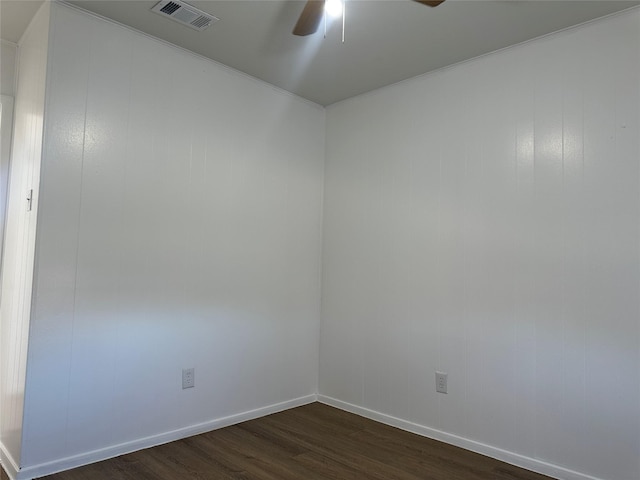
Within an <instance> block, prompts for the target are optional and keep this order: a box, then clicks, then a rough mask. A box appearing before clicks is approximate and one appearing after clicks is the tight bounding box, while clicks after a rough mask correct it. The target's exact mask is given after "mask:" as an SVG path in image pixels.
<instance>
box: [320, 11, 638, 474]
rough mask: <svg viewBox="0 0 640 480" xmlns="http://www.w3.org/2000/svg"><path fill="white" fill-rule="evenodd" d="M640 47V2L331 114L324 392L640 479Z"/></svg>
mask: <svg viewBox="0 0 640 480" xmlns="http://www.w3.org/2000/svg"><path fill="white" fill-rule="evenodd" d="M639 46H640V11H638V10H637V9H636V10H634V11H632V12H631V13H626V14H622V15H619V16H616V17H613V18H609V19H604V20H601V21H597V22H595V23H593V24H590V25H586V26H583V27H579V28H576V29H573V30H570V31H566V32H562V33H559V34H556V35H552V36H549V37H546V38H543V39H539V40H536V41H533V42H531V43H528V44H526V45H522V46H518V47H514V48H510V49H508V50H505V51H502V52H498V53H496V54H493V55H489V56H486V57H483V58H479V59H476V60H474V61H471V62H468V63H465V64H461V65H458V66H454V67H452V68H449V69H446V70H443V71H440V72H437V73H434V74H431V75H426V76H423V77H420V78H416V79H413V80H411V81H408V82H405V83H402V84H399V85H396V86H392V87H389V88H384V89H381V90H379V91H376V92H373V93H371V94H367V95H363V96H360V97H357V98H353V99H351V100H347V101H344V102H342V103H339V104H336V105H333V106H331V107H329V108H328V109H327V158H326V174H325V175H326V176H325V213H324V215H325V217H324V218H325V224H324V247H323V248H324V257H323V301H322V312H323V313H322V317H323V323H322V332H321V361H320V363H321V369H320V394H321V395H322V397H321V398H322V400H323V401H327V402H329V403H333V404H336V405H339V406H341V407H343V408H348V409H351V410H355V411H358V412H360V413H364V414H365V415H369V416H373V417H375V418H379V419H382V420H383V421H387V422H390V423H395V424H398V425H401V426H403V427H405V428H410V429H413V430H416V431H419V432H421V433H424V434H427V435H432V436H436V437H438V438H443V439H445V440H447V441H450V442H453V443H458V444H461V445H465V446H466V447H467V448H472V449H475V450H479V451H483V452H485V453H488V454H490V455H494V456H498V457H501V458H505V459H507V460H509V461H511V462H514V463H519V464H522V465H526V466H528V467H529V468H535V469H538V470H543V471H545V472H548V473H552V474H554V475H557V476H558V477H560V478H591V477H587V476H588V475H591V476H593V477H596V478H602V479H608V480H630V479H634V478H640V465H639V462H638V458H639V457H638V452H639V451H640V439H639V436H640V399H639V391H640V388H639V387H640V385H639V380H640V356H639V353H640V346H639V327H640V312H639V302H638V291H639V286H640V271H639V258H638V250H639V249H638V247H639V244H640V242H639V240H640V239H639V234H638V232H639V226H640V208H639V207H640V205H639V201H638V199H639V195H640V185H639V173H640V168H639V158H640V150H639V145H638V138H639V123H638V117H639V105H640V88H639V87H640V51H639ZM435 370H442V371H445V372H448V374H449V393H448V394H447V395H441V394H436V392H435V380H434V371H435ZM500 449H502V450H500ZM563 468H564V470H563ZM576 472H577V473H576Z"/></svg>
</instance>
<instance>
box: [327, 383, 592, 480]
mask: <svg viewBox="0 0 640 480" xmlns="http://www.w3.org/2000/svg"><path fill="white" fill-rule="evenodd" d="M318 402H320V403H324V404H326V405H330V406H332V407H336V408H339V409H340V410H345V411H347V412H351V413H355V414H356V415H360V416H361V417H365V418H370V419H371V420H375V421H377V422H380V423H384V424H386V425H391V426H392V427H397V428H400V429H402V430H406V431H408V432H412V433H416V434H418V435H422V436H423V437H428V438H432V439H434V440H439V441H441V442H444V443H448V444H450V445H455V446H456V447H461V448H464V449H465V450H470V451H472V452H476V453H480V454H482V455H485V456H487V457H491V458H495V459H497V460H501V461H503V462H505V463H509V464H511V465H515V466H517V467H521V468H525V469H527V470H531V471H533V472H537V473H541V474H543V475H547V476H549V477H552V478H557V479H560V480H603V479H601V478H597V477H592V476H590V475H586V474H584V473H580V472H576V471H574V470H570V469H568V468H564V467H560V466H558V465H553V464H551V463H547V462H543V461H541V460H536V459H535V458H530V457H526V456H524V455H520V454H518V453H514V452H510V451H508V450H503V449H501V448H496V447H492V446H491V445H487V444H484V443H481V442H477V441H475V440H470V439H468V438H464V437H460V436H458V435H453V434H451V433H447V432H443V431H441V430H436V429H434V428H430V427H425V426H424V425H419V424H417V423H413V422H409V421H407V420H402V419H401V418H396V417H393V416H391V415H387V414H384V413H380V412H376V411H375V410H369V409H368V408H364V407H359V406H358V405H353V404H351V403H347V402H343V401H342V400H338V399H336V398H332V397H327V396H326V395H318Z"/></svg>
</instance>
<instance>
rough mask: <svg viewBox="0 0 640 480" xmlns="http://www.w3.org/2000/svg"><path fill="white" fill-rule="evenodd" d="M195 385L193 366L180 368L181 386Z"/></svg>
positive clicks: (190, 386)
mask: <svg viewBox="0 0 640 480" xmlns="http://www.w3.org/2000/svg"><path fill="white" fill-rule="evenodd" d="M195 386H196V372H195V368H183V369H182V388H183V389H185V388H193V387H195Z"/></svg>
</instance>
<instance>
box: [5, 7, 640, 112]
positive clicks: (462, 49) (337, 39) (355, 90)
mask: <svg viewBox="0 0 640 480" xmlns="http://www.w3.org/2000/svg"><path fill="white" fill-rule="evenodd" d="M0 3H1V6H2V24H1V27H0V34H2V37H3V38H6V39H8V40H11V41H17V39H18V38H19V36H20V34H21V32H20V31H19V30H20V29H22V30H23V29H24V25H26V23H25V22H24V18H25V17H28V15H29V12H28V11H31V12H32V11H35V8H37V5H38V4H39V3H41V2H39V1H37V0H36V1H31V0H19V1H15V0H0ZM69 3H72V4H74V5H76V6H79V7H82V8H84V9H87V10H90V11H92V12H95V13H97V14H99V15H102V16H105V17H108V18H111V19H113V20H115V21H117V22H120V23H123V24H126V25H129V26H131V27H133V28H136V29H138V30H141V31H143V32H145V33H148V34H150V35H153V36H155V37H159V38H162V39H164V40H166V41H168V42H171V43H174V44H176V45H179V46H181V47H183V48H186V49H188V50H192V51H194V52H196V53H199V54H201V55H203V56H206V57H209V58H211V59H213V60H216V61H218V62H220V63H223V64H225V65H228V66H230V67H233V68H235V69H237V70H240V71H243V72H245V73H247V74H249V75H252V76H254V77H257V78H260V79H262V80H264V81H266V82H269V83H271V84H273V85H276V86H278V87H280V88H283V89H285V90H288V91H290V92H293V93H295V94H297V95H300V96H302V97H304V98H307V99H309V100H311V101H313V102H316V103H319V104H321V105H329V104H332V103H334V102H337V101H340V100H343V99H345V98H349V97H351V96H354V95H358V94H360V93H364V92H367V91H370V90H373V89H375V88H379V87H382V86H384V85H389V84H392V83H396V82H398V81H401V80H404V79H407V78H410V77H413V76H416V75H420V74H422V73H426V72H429V71H432V70H435V69H438V68H441V67H444V66H447V65H451V64H454V63H457V62H460V61H463V60H466V59H469V58H473V57H476V56H478V55H481V54H484V53H488V52H491V51H494V50H498V49H500V48H504V47H507V46H509V45H514V44H517V43H520V42H523V41H526V40H529V39H532V38H535V37H539V36H541V35H544V34H547V33H550V32H554V31H557V30H561V29H563V28H566V27H569V26H572V25H576V24H580V23H583V22H586V21H588V20H591V19H594V18H597V17H601V16H603V15H607V14H610V13H612V12H615V11H619V10H622V9H625V8H630V7H632V6H634V5H637V4H639V3H640V2H638V1H615V0H604V1H596V0H587V1H581V0H566V1H564V0H533V1H531V0H529V1H527V0H506V1H488V0H446V1H445V3H443V4H442V5H440V6H439V7H437V8H430V7H426V6H424V5H420V4H418V3H416V2H413V1H411V0H348V1H347V4H346V22H345V28H346V30H345V42H344V43H342V42H341V22H336V23H335V24H332V25H329V26H328V29H327V35H326V38H324V36H323V28H322V27H321V28H320V31H319V32H318V33H317V34H315V35H312V36H308V37H296V36H294V35H292V34H291V30H292V28H293V26H294V25H295V23H296V20H297V18H298V15H299V14H300V12H301V10H302V8H303V6H304V1H283V0H230V1H229V0H227V1H218V0H205V1H201V0H200V1H198V0H193V1H190V2H189V3H191V4H192V5H194V6H195V7H197V8H200V9H201V10H204V11H206V12H208V13H210V14H212V15H214V16H216V17H219V18H220V21H219V22H217V23H215V24H214V25H213V26H211V27H210V28H209V29H207V30H205V31H203V32H197V31H194V30H191V29H189V28H187V27H185V26H182V25H180V24H178V23H175V22H172V21H171V20H169V19H166V18H163V17H161V16H159V15H156V14H154V13H152V12H151V11H150V9H151V8H152V7H153V6H154V5H155V4H156V3H157V2H156V1H155V0H150V1H147V0H74V1H70V2H69ZM11 4H13V5H11ZM34 5H35V8H34ZM27 7H28V8H27ZM22 10H24V11H22ZM27 10H28V11H27ZM19 11H21V13H20V14H19V13H18V12H19ZM32 14H33V13H31V15H32ZM5 17H6V18H5ZM5 34H6V35H5Z"/></svg>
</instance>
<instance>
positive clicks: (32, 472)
mask: <svg viewBox="0 0 640 480" xmlns="http://www.w3.org/2000/svg"><path fill="white" fill-rule="evenodd" d="M315 401H317V395H315V394H312V395H307V396H304V397H299V398H294V399H292V400H287V401H285V402H280V403H276V404H273V405H268V406H266V407H262V408H257V409H255V410H250V411H247V412H242V413H238V414H236V415H230V416H228V417H223V418H216V419H214V420H209V421H207V422H204V423H199V424H196V425H190V426H188V427H184V428H179V429H177V430H173V431H170V432H165V433H160V434H158V435H152V436H150V437H145V438H140V439H137V440H133V441H130V442H125V443H121V444H118V445H112V446H110V447H106V448H102V449H99V450H94V451H91V452H86V453H81V454H79V455H74V456H71V457H66V458H61V459H59V460H54V461H52V462H47V463H42V464H39V465H34V466H30V467H26V468H23V469H21V470H19V471H17V474H16V475H14V477H12V480H32V479H33V478H37V477H43V476H45V475H51V474H53V473H57V472H61V471H63V470H69V469H72V468H76V467H81V466H83V465H88V464H90V463H95V462H100V461H102V460H107V459H109V458H113V457H117V456H120V455H124V454H126V453H131V452H135V451H138V450H143V449H145V448H150V447H155V446H157V445H162V444H164V443H169V442H173V441H175V440H180V439H181V438H186V437H191V436H193V435H198V434H201V433H205V432H210V431H211V430H217V429H219V428H223V427H228V426H230V425H235V424H236V423H240V422H246V421H247V420H253V419H254V418H259V417H264V416H265V415H270V414H272V413H277V412H281V411H283V410H288V409H290V408H295V407H300V406H302V405H306V404H308V403H313V402H315Z"/></svg>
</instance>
